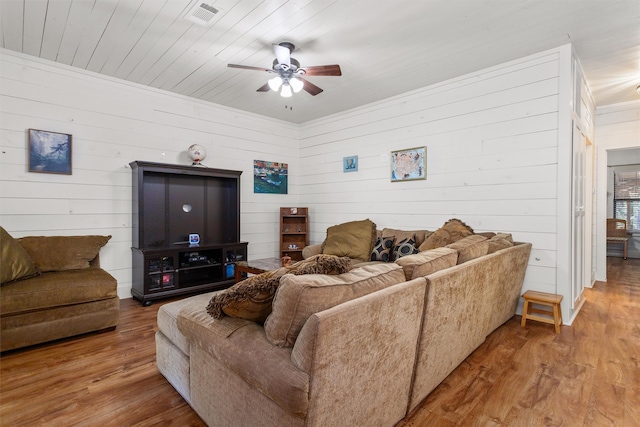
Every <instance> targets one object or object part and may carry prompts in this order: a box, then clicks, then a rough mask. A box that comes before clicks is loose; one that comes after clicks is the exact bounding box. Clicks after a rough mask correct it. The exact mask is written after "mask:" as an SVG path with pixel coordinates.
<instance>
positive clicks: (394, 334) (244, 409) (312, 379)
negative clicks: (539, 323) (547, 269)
mask: <svg viewBox="0 0 640 427" xmlns="http://www.w3.org/2000/svg"><path fill="white" fill-rule="evenodd" d="M469 237H470V236H467V237H465V239H466V240H467V241H470V242H471V243H469V244H468V245H466V246H465V245H462V243H461V242H455V243H459V245H458V246H459V247H458V248H457V249H456V248H455V247H451V246H452V245H449V246H450V247H439V248H437V249H430V250H426V251H422V252H420V253H418V254H415V255H409V256H407V257H403V259H402V260H398V261H401V262H386V263H385V262H377V263H364V264H362V265H361V266H359V267H356V268H354V269H353V270H351V271H349V272H347V273H342V274H334V275H326V274H325V275H323V274H302V275H294V274H284V275H282V276H281V277H280V278H279V287H278V288H277V291H276V293H275V298H274V299H273V303H272V311H271V313H270V314H269V316H268V317H267V320H266V321H265V323H264V324H261V323H259V322H254V321H251V320H247V319H241V318H237V317H230V316H222V317H219V318H217V319H214V318H213V317H212V316H211V315H209V314H208V313H207V310H206V309H205V307H207V304H208V303H209V304H211V303H210V300H212V301H213V300H214V299H216V298H218V296H217V295H218V293H210V294H204V295H198V296H194V297H191V298H187V299H184V300H181V301H176V302H172V303H169V304H166V305H163V306H162V307H161V308H160V310H159V312H158V329H159V330H158V332H157V335H156V347H157V366H158V369H159V371H160V372H161V373H162V374H163V375H164V376H165V377H166V378H167V380H168V381H169V382H170V383H171V384H172V385H173V386H174V387H175V388H176V390H178V392H180V394H181V395H182V396H183V397H184V398H185V399H186V400H187V402H189V404H190V405H191V406H192V407H193V409H194V410H195V411H196V412H197V413H198V414H199V415H200V416H201V417H202V419H203V420H204V421H205V422H206V423H207V424H208V425H210V426H248V425H250V426H329V425H330V426H355V425H375V426H393V425H395V424H396V423H397V422H398V421H400V420H401V419H403V418H404V417H405V416H406V415H407V414H408V413H409V412H411V411H412V410H414V409H415V408H416V407H417V406H418V405H419V404H420V402H421V401H422V400H423V399H424V398H425V397H426V396H427V395H428V394H429V393H430V392H431V391H432V390H433V389H434V388H435V387H437V385H438V384H439V383H440V382H442V381H443V380H444V379H445V378H446V377H447V375H449V373H451V371H452V370H453V369H455V368H456V367H457V366H458V365H459V364H460V363H461V362H462V361H463V360H464V359H465V358H466V357H467V356H468V355H469V354H470V353H471V352H472V351H473V350H474V349H476V348H477V347H478V346H479V345H480V344H481V343H482V342H483V341H484V340H485V339H486V337H487V335H489V334H490V333H491V332H493V331H494V330H495V329H496V328H497V327H499V326H500V325H501V324H503V323H504V322H506V321H507V320H509V319H510V318H511V317H512V316H513V315H514V314H515V311H516V307H517V304H518V299H519V297H520V291H521V287H522V283H523V280H524V275H525V270H526V266H527V262H528V259H529V254H530V251H531V244H529V243H515V244H513V246H510V247H505V248H503V249H497V248H495V247H494V249H496V250H495V252H492V253H488V248H489V244H488V240H490V239H487V238H486V237H484V236H482V238H480V237H479V236H477V235H476V237H473V238H469ZM469 245H470V246H473V247H474V249H469ZM463 246H465V247H463ZM480 246H482V248H480ZM483 251H484V254H482V252H483ZM473 252H475V254H476V256H473V254H472V253H473ZM315 256H316V257H321V256H333V255H315ZM459 261H462V262H459ZM400 264H402V265H400ZM332 289H333V290H334V291H335V292H331V290H332ZM223 292H224V291H223ZM336 295H341V296H339V297H337V296H336ZM329 300H331V301H329ZM319 301H320V302H319ZM340 301H344V302H340ZM274 319H275V320H274Z"/></svg>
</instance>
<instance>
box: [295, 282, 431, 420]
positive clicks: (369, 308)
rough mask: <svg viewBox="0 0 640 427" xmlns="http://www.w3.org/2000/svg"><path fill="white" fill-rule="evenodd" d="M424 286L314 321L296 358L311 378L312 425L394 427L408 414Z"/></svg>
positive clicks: (368, 299)
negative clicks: (383, 426)
mask: <svg viewBox="0 0 640 427" xmlns="http://www.w3.org/2000/svg"><path fill="white" fill-rule="evenodd" d="M425 292H426V280H425V279H424V278H418V279H415V280H412V281H410V282H403V283H400V284H398V285H394V286H391V287H388V288H385V289H382V290H380V291H377V292H374V293H371V294H368V295H365V296H363V297H361V298H357V299H354V300H351V301H348V302H346V303H343V304H340V305H338V306H335V307H333V308H330V309H328V310H325V311H322V312H320V313H316V314H314V315H313V316H311V317H310V318H309V319H308V320H307V322H306V323H305V326H304V327H303V329H302V331H301V333H300V336H299V337H298V339H297V340H296V343H295V345H294V348H293V352H292V355H291V358H292V360H293V362H294V364H295V365H296V366H297V367H298V368H299V369H301V370H303V371H305V372H307V373H308V374H309V384H310V390H309V399H310V402H309V412H308V420H307V421H308V423H307V425H310V426H328V425H330V426H354V425H394V424H396V423H397V422H398V421H399V420H401V419H402V418H403V417H404V416H405V414H406V410H407V405H408V401H409V390H410V387H411V381H412V376H413V367H414V361H415V357H416V346H417V342H418V336H419V331H420V324H421V319H422V313H423V307H424V303H425Z"/></svg>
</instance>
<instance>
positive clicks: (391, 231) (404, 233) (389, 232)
mask: <svg viewBox="0 0 640 427" xmlns="http://www.w3.org/2000/svg"><path fill="white" fill-rule="evenodd" d="M382 234H383V235H385V236H396V241H398V242H399V241H401V240H404V239H407V238H409V239H413V240H415V242H416V246H420V245H421V244H422V243H423V242H424V239H425V238H426V237H427V236H429V235H430V234H431V231H429V230H396V229H395V228H383V229H382Z"/></svg>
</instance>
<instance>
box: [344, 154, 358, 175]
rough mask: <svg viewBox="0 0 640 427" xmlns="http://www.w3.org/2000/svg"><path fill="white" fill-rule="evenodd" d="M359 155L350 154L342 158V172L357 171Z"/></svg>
mask: <svg viewBox="0 0 640 427" xmlns="http://www.w3.org/2000/svg"><path fill="white" fill-rule="evenodd" d="M357 171H358V156H349V157H343V158H342V172H357Z"/></svg>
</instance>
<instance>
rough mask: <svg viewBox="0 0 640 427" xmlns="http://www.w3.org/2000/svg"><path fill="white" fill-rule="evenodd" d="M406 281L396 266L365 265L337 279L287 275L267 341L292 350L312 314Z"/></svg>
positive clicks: (269, 320)
mask: <svg viewBox="0 0 640 427" xmlns="http://www.w3.org/2000/svg"><path fill="white" fill-rule="evenodd" d="M404 281H405V277H404V272H403V271H402V267H400V266H399V265H397V264H395V263H380V264H374V265H366V266H364V267H360V268H355V269H353V270H351V271H350V272H348V273H345V274H340V275H337V276H327V275H322V274H310V275H306V276H294V275H291V274H287V275H285V276H283V277H282V278H281V279H280V287H279V288H278V291H277V292H276V296H275V298H274V300H273V311H272V312H271V314H270V315H269V317H268V318H267V321H266V322H265V324H264V329H265V332H266V334H267V338H268V339H269V341H270V342H271V343H273V344H274V345H277V346H280V347H292V346H293V344H294V343H295V341H296V338H297V337H298V334H299V333H300V330H301V329H302V326H304V323H305V322H306V321H307V319H308V318H309V316H311V315H312V314H314V313H318V312H320V311H323V310H326V309H328V308H330V307H333V306H336V305H338V304H341V303H343V302H346V301H350V300H352V299H355V298H358V297H361V296H363V295H366V294H369V293H371V292H375V291H377V290H379V289H383V288H386V287H388V286H391V285H394V284H396V283H400V282H404Z"/></svg>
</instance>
